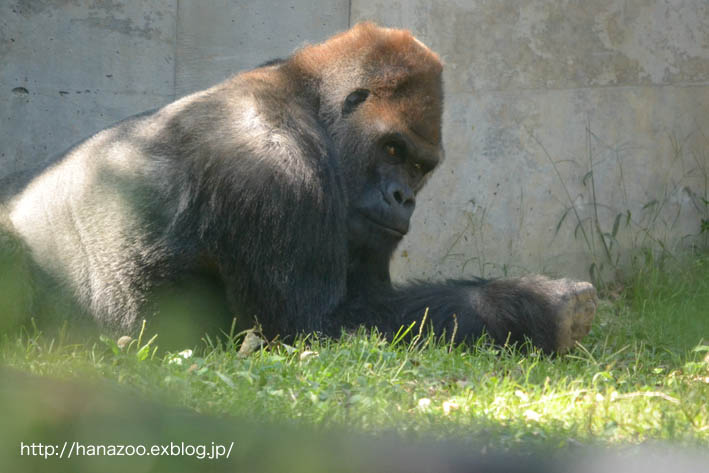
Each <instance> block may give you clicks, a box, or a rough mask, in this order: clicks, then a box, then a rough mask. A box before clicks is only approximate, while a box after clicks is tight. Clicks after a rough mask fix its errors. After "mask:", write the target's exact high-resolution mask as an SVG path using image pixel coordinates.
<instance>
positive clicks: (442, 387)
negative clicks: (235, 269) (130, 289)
mask: <svg viewBox="0 0 709 473" xmlns="http://www.w3.org/2000/svg"><path fill="white" fill-rule="evenodd" d="M417 330H418V328H416V327H414V328H413V330H412V331H413V332H414V333H416V332H417ZM159 343H160V338H159V336H158V338H157V339H155V340H150V337H149V336H147V335H145V336H144V337H143V338H142V339H141V340H139V341H138V340H135V341H133V342H132V343H131V344H130V345H128V346H127V347H125V348H123V349H121V348H119V347H118V345H116V343H115V341H113V340H111V339H107V338H103V339H102V340H101V341H96V342H87V343H86V344H79V345H69V344H66V343H59V342H53V341H52V340H48V339H47V338H46V337H44V336H41V335H38V334H37V333H36V332H34V331H33V330H30V331H29V333H28V332H27V331H26V332H24V334H23V335H13V336H7V335H6V336H5V338H4V340H3V342H2V343H1V344H0V356H1V357H2V359H3V360H4V363H5V364H6V365H9V366H12V367H15V368H19V369H21V370H24V371H28V372H31V373H35V374H39V375H50V376H55V377H61V378H68V379H72V378H77V377H81V378H82V379H86V378H93V379H97V380H103V379H107V380H114V381H117V382H118V383H120V384H122V385H127V386H131V387H132V388H133V389H134V390H136V391H138V392H141V393H143V394H144V395H146V396H148V397H151V398H157V399H160V400H162V401H163V402H165V403H167V404H168V405H172V406H182V407H188V408H190V409H193V410H195V411H198V412H203V413H211V414H219V415H222V414H233V415H239V416H250V417H253V418H257V419H263V420H268V421H276V422H283V421H286V422H296V423H304V424H306V425H309V426H315V427H316V428H323V429H327V428H337V429H342V428H345V429H352V430H355V431H363V432H367V433H380V432H391V431H394V432H396V433H398V434H400V435H402V436H404V437H406V438H424V437H430V436H434V437H440V438H443V437H450V436H452V437H455V438H457V439H459V440H460V441H462V442H470V443H471V444H473V443H474V444H477V445H479V444H481V443H482V444H485V445H491V446H493V447H502V448H512V447H514V448H519V446H520V445H537V446H564V445H569V444H572V445H576V444H579V443H580V444H589V443H593V444H597V443H600V444H619V443H627V442H631V443H637V442H643V441H646V440H669V441H672V442H677V443H681V444H687V445H701V446H709V408H708V407H707V404H706V400H707V399H709V357H707V355H709V346H708V345H709V261H708V260H707V259H706V258H695V260H694V261H693V262H692V263H691V264H689V265H684V266H683V267H681V268H676V269H672V270H670V269H665V270H663V271H662V272H661V271H659V270H654V269H649V270H648V269H645V270H643V271H639V272H638V276H637V277H636V278H635V279H634V280H633V281H631V282H630V283H628V285H627V286H626V287H625V288H624V289H623V290H622V291H621V292H620V293H619V295H616V297H614V299H613V300H603V301H602V303H601V305H600V308H599V311H598V315H597V319H596V321H595V323H594V326H593V329H592V331H591V333H590V334H589V336H588V337H587V338H586V339H585V340H584V342H583V346H580V347H578V348H577V349H576V350H574V351H573V352H571V353H570V354H567V355H564V356H559V357H547V356H544V355H542V354H540V353H538V352H535V351H526V352H525V351H522V350H515V349H507V348H498V347H492V346H490V345H489V344H488V343H486V341H485V340H481V341H480V342H479V343H477V344H476V346H474V347H462V346H458V347H452V349H451V347H450V346H449V345H448V344H447V343H444V342H442V341H440V340H438V339H437V338H436V337H435V336H434V335H433V334H430V333H428V334H427V333H426V331H425V330H424V331H422V333H421V334H420V336H417V337H416V338H415V339H414V340H413V341H411V340H399V341H397V342H396V343H392V342H388V341H385V340H383V339H382V338H381V337H380V336H379V335H378V334H377V333H368V332H365V331H360V332H358V333H356V334H345V335H343V337H342V338H341V339H340V340H329V339H317V338H315V337H313V336H309V337H301V338H299V339H297V340H296V341H295V342H293V343H291V344H280V343H276V344H272V345H271V346H269V347H266V348H265V349H262V350H260V351H257V352H256V353H253V354H252V355H250V356H248V357H245V358H244V357H240V356H239V355H238V354H237V341H236V340H234V339H229V338H228V337H225V338H223V339H221V340H219V341H214V340H212V341H210V342H209V343H205V344H203V345H202V346H201V347H199V348H197V349H195V350H194V352H192V353H187V352H183V353H181V354H178V353H167V354H165V353H161V352H160V351H157V352H156V351H155V350H154V347H155V346H156V345H158V344H159Z"/></svg>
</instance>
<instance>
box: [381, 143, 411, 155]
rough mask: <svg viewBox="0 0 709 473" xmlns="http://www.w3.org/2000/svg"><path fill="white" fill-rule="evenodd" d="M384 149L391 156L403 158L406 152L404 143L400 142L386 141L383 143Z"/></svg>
mask: <svg viewBox="0 0 709 473" xmlns="http://www.w3.org/2000/svg"><path fill="white" fill-rule="evenodd" d="M384 151H386V153H387V154H388V155H389V156H391V157H392V158H403V157H404V154H405V152H406V148H404V145H402V144H400V143H393V142H392V143H387V144H385V145H384Z"/></svg>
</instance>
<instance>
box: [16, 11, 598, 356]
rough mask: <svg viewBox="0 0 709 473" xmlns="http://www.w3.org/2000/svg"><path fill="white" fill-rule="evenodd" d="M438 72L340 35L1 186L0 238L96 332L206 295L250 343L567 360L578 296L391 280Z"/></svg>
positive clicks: (591, 307)
mask: <svg viewBox="0 0 709 473" xmlns="http://www.w3.org/2000/svg"><path fill="white" fill-rule="evenodd" d="M441 72H442V64H441V61H440V60H439V58H438V56H437V55H436V54H435V53H434V52H432V51H431V50H430V49H428V48H427V47H426V46H425V45H424V44H423V43H421V42H420V41H418V40H417V39H415V38H414V37H413V36H412V35H411V34H410V33H409V32H408V31H403V30H396V29H388V28H382V27H378V26H376V25H374V24H371V23H362V24H358V25H356V26H355V27H353V28H352V29H350V30H349V31H346V32H344V33H341V34H339V35H336V36H334V37H333V38H331V39H329V40H328V41H325V42H324V43H321V44H316V45H311V46H306V47H304V48H302V49H300V50H298V51H296V52H295V53H294V54H293V55H292V56H291V57H289V58H287V59H282V60H281V59H279V60H275V61H269V62H268V63H265V64H264V65H263V66H261V67H258V68H256V69H253V70H250V71H246V72H243V73H241V74H238V75H236V76H234V77H232V78H230V79H228V80H227V81H225V82H223V83H221V84H218V85H216V86H214V87H212V88H210V89H207V90H205V91H201V92H197V93H194V94H192V95H189V96H186V97H184V98H182V99H179V100H177V101H176V102H173V103H171V104H169V105H166V106H165V107H163V108H160V109H158V110H155V111H150V112H146V113H144V114H141V115H137V116H134V117H132V118H128V119H126V120H124V121H122V122H119V123H118V124H117V125H115V126H113V127H111V128H108V129H106V130H103V131H101V132H99V133H97V134H96V135H94V136H93V137H91V138H89V139H87V140H86V141H84V142H82V143H80V144H78V145H77V146H75V147H73V148H72V149H70V150H69V151H68V152H67V153H66V154H65V155H63V156H62V157H60V158H58V159H56V160H55V161H53V162H52V163H51V165H49V166H48V167H45V168H44V169H43V170H41V171H40V172H36V173H33V174H32V175H31V176H30V177H29V178H26V179H25V180H24V181H22V180H21V179H19V178H18V179H19V181H22V182H21V183H20V184H17V182H19V181H18V179H15V181H14V182H15V184H14V185H15V186H17V187H18V188H19V189H18V191H17V192H15V193H14V195H13V196H12V197H10V198H9V200H6V202H5V204H6V207H7V212H8V216H9V220H10V223H9V225H10V226H11V231H12V232H13V233H14V234H15V235H17V238H18V239H19V240H21V242H22V244H23V245H25V247H26V248H27V251H28V254H29V259H31V262H32V265H33V267H35V268H36V269H37V272H38V273H41V274H42V275H43V277H44V279H45V280H49V281H51V284H52V287H53V288H55V289H58V290H60V291H61V292H62V294H64V295H66V296H67V297H68V298H70V299H71V300H72V301H74V302H75V303H76V307H78V308H79V311H78V312H79V313H81V314H85V315H87V316H88V317H89V318H91V319H93V320H95V321H96V322H98V324H99V326H101V327H102V328H103V329H104V330H112V331H114V332H122V333H125V332H126V331H131V330H135V328H136V326H137V325H138V322H139V321H140V320H141V319H142V318H143V317H149V318H150V317H155V318H158V319H159V318H160V317H161V316H162V317H163V318H165V317H168V314H167V313H162V312H161V310H160V307H159V305H156V304H155V303H154V301H155V299H156V297H155V294H160V293H163V292H164V288H168V287H171V288H173V289H174V288H177V289H176V290H174V291H173V294H174V293H180V292H181V291H183V290H189V289H190V288H192V287H198V286H199V285H200V284H202V283H204V282H205V281H210V282H213V283H215V284H217V285H218V286H219V288H220V289H219V291H221V292H220V293H219V294H220V298H221V299H223V300H224V301H225V306H226V307H227V308H228V312H229V314H231V316H234V315H237V314H238V316H239V317H242V318H243V317H246V318H247V320H253V318H255V319H256V320H257V321H258V324H259V325H260V326H261V328H262V331H263V333H264V334H265V335H266V336H268V337H273V336H276V335H280V336H292V335H295V334H298V333H307V332H317V333H321V334H324V335H328V336H339V335H340V334H341V333H342V330H343V329H345V330H348V329H353V328H357V327H359V326H362V325H364V326H366V327H377V328H378V329H379V330H380V331H381V332H382V333H384V334H388V335H390V336H391V335H392V334H395V333H396V332H397V331H398V330H399V329H400V328H401V327H402V326H403V325H409V324H411V323H412V322H414V321H421V320H422V318H423V317H424V314H427V315H426V317H427V323H429V324H430V325H431V326H432V327H433V329H434V330H435V331H436V333H446V334H448V336H449V337H450V336H451V335H453V336H455V337H456V340H474V339H476V338H477V337H479V336H480V335H481V334H483V333H487V334H489V336H490V337H491V338H492V339H493V340H494V341H495V342H497V343H500V344H504V343H506V342H512V343H514V342H522V341H524V340H525V339H529V340H531V342H532V343H533V344H534V345H535V346H537V347H539V348H541V349H542V350H544V351H546V352H550V353H551V352H563V351H566V350H568V349H570V348H571V347H572V346H573V345H574V344H575V342H576V341H577V340H579V339H581V338H582V337H583V336H585V335H586V334H587V333H588V331H589V329H590V324H591V321H592V319H593V315H594V312H595V304H596V296H595V290H594V288H593V286H592V285H591V284H589V283H585V282H575V281H571V280H567V279H560V280H551V279H547V278H545V277H542V276H527V277H523V278H519V279H503V280H483V279H473V280H467V281H460V280H457V281H444V282H439V283H423V282H415V283H412V284H409V285H406V286H402V287H398V286H396V285H394V284H392V282H391V280H390V276H389V261H390V258H391V256H392V254H393V252H394V250H395V248H396V247H397V245H398V244H399V242H400V241H401V239H402V238H403V237H404V235H406V234H407V232H408V230H409V221H410V219H411V215H412V213H413V211H414V207H415V205H416V194H417V192H418V191H419V190H420V189H421V187H422V186H423V185H424V184H425V182H426V180H427V179H428V177H429V176H430V174H431V172H432V171H433V170H434V169H435V168H436V167H437V166H438V164H439V163H440V161H441V159H442V155H443V150H442V145H441V115H442V106H443V89H442V79H441ZM202 312H203V311H202ZM193 316H194V317H196V318H197V319H199V317H201V316H202V314H201V313H200V314H193ZM164 322H165V320H163V323H164ZM167 323H168V324H169V321H167Z"/></svg>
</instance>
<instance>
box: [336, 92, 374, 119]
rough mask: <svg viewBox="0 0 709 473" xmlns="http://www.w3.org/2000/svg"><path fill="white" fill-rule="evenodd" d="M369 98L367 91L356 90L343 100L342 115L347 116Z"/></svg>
mask: <svg viewBox="0 0 709 473" xmlns="http://www.w3.org/2000/svg"><path fill="white" fill-rule="evenodd" d="M367 97H369V91H368V90H367V89H357V90H355V91H354V92H351V93H350V95H348V96H347V98H346V99H345V103H343V104H342V114H343V115H347V114H348V113H351V112H353V111H354V109H355V108H357V106H358V105H359V104H361V103H362V102H364V101H365V100H367Z"/></svg>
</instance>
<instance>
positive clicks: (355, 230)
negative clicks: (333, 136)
mask: <svg viewBox="0 0 709 473" xmlns="http://www.w3.org/2000/svg"><path fill="white" fill-rule="evenodd" d="M432 97H433V98H432ZM414 99H416V100H414ZM431 102H437V103H439V102H440V98H436V96H435V94H434V93H433V92H431V93H428V94H427V92H426V91H425V90H423V91H421V90H419V91H418V92H417V94H416V95H415V97H410V96H407V95H404V94H400V95H398V96H396V95H395V96H392V94H389V95H388V96H383V94H378V93H376V92H373V91H370V90H368V89H365V88H359V89H356V90H354V91H352V92H351V93H350V94H349V95H348V96H347V98H346V99H345V100H344V104H343V108H342V111H343V117H344V118H346V119H347V121H348V122H349V126H348V127H347V128H348V133H347V137H348V139H347V141H348V143H347V144H346V149H347V150H348V152H346V153H344V154H345V163H344V165H345V168H346V169H347V175H348V194H349V196H350V202H349V207H350V208H349V212H348V225H349V244H350V245H351V247H353V248H358V249H367V250H375V251H376V252H377V253H380V252H381V253H384V254H387V255H388V254H390V253H391V251H393V250H394V248H395V247H396V245H397V244H398V243H399V241H400V240H401V239H402V238H403V236H404V235H406V233H407V232H408V231H409V221H410V219H411V215H412V214H413V211H414V208H415V207H416V194H417V192H418V191H419V190H420V189H421V187H422V186H423V184H424V183H425V182H426V179H427V177H428V175H429V174H430V173H431V171H433V170H434V169H435V167H436V166H437V165H438V163H439V162H440V160H441V157H442V149H441V144H440V104H439V105H438V106H437V107H434V109H433V110H430V108H431V107H430V106H429V104H430V103H431ZM412 108H416V109H415V110H412ZM422 110H423V111H424V113H421V111H422ZM426 111H428V113H425V112H426ZM355 176H356V177H355Z"/></svg>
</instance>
